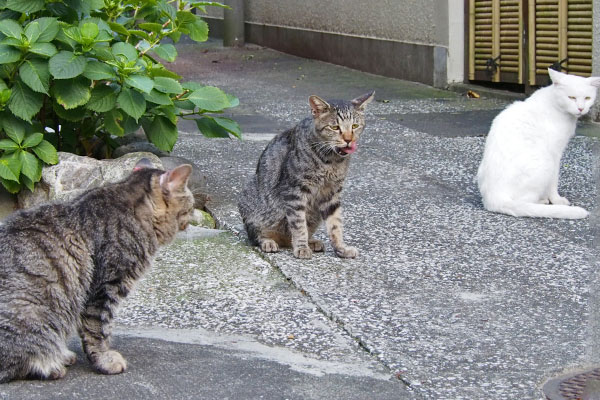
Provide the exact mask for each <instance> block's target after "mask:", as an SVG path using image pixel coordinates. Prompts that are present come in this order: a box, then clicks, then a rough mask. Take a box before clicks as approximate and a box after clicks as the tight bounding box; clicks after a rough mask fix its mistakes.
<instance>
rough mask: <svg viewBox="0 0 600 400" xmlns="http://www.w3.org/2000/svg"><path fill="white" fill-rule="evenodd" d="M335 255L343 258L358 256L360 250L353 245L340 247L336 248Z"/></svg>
mask: <svg viewBox="0 0 600 400" xmlns="http://www.w3.org/2000/svg"><path fill="white" fill-rule="evenodd" d="M335 255H336V256H338V257H341V258H356V257H358V250H357V249H356V247H352V246H345V247H340V248H337V249H335Z"/></svg>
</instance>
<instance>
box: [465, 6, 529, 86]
mask: <svg viewBox="0 0 600 400" xmlns="http://www.w3.org/2000/svg"><path fill="white" fill-rule="evenodd" d="M469 17H470V18H469V19H470V22H469V23H470V29H469V50H470V51H469V79H471V80H486V81H492V82H512V83H523V43H522V40H521V36H522V33H523V24H524V21H523V7H522V1H520V0H470V2H469Z"/></svg>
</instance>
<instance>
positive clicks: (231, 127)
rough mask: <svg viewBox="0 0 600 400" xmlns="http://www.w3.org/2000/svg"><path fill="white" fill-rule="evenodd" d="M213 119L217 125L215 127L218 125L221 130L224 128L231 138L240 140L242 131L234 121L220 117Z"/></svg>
mask: <svg viewBox="0 0 600 400" xmlns="http://www.w3.org/2000/svg"><path fill="white" fill-rule="evenodd" d="M213 119H214V121H215V122H216V123H217V125H219V126H220V127H221V128H224V129H225V130H226V131H227V132H229V133H231V134H232V135H233V136H235V137H237V138H238V139H241V138H242V130H241V129H240V125H239V124H238V123H237V122H235V121H234V120H231V119H229V118H220V117H213Z"/></svg>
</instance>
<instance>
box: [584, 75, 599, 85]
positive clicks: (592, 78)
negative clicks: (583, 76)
mask: <svg viewBox="0 0 600 400" xmlns="http://www.w3.org/2000/svg"><path fill="white" fill-rule="evenodd" d="M587 81H588V83H589V84H590V85H592V86H594V87H600V77H598V76H590V77H589V78H587Z"/></svg>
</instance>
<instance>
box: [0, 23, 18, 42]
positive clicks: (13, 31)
mask: <svg viewBox="0 0 600 400" xmlns="http://www.w3.org/2000/svg"><path fill="white" fill-rule="evenodd" d="M0 32H2V33H3V34H4V36H8V37H11V38H15V39H18V40H21V36H22V35H23V28H22V27H21V24H19V23H18V22H17V21H15V20H12V19H3V20H2V21H0Z"/></svg>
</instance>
